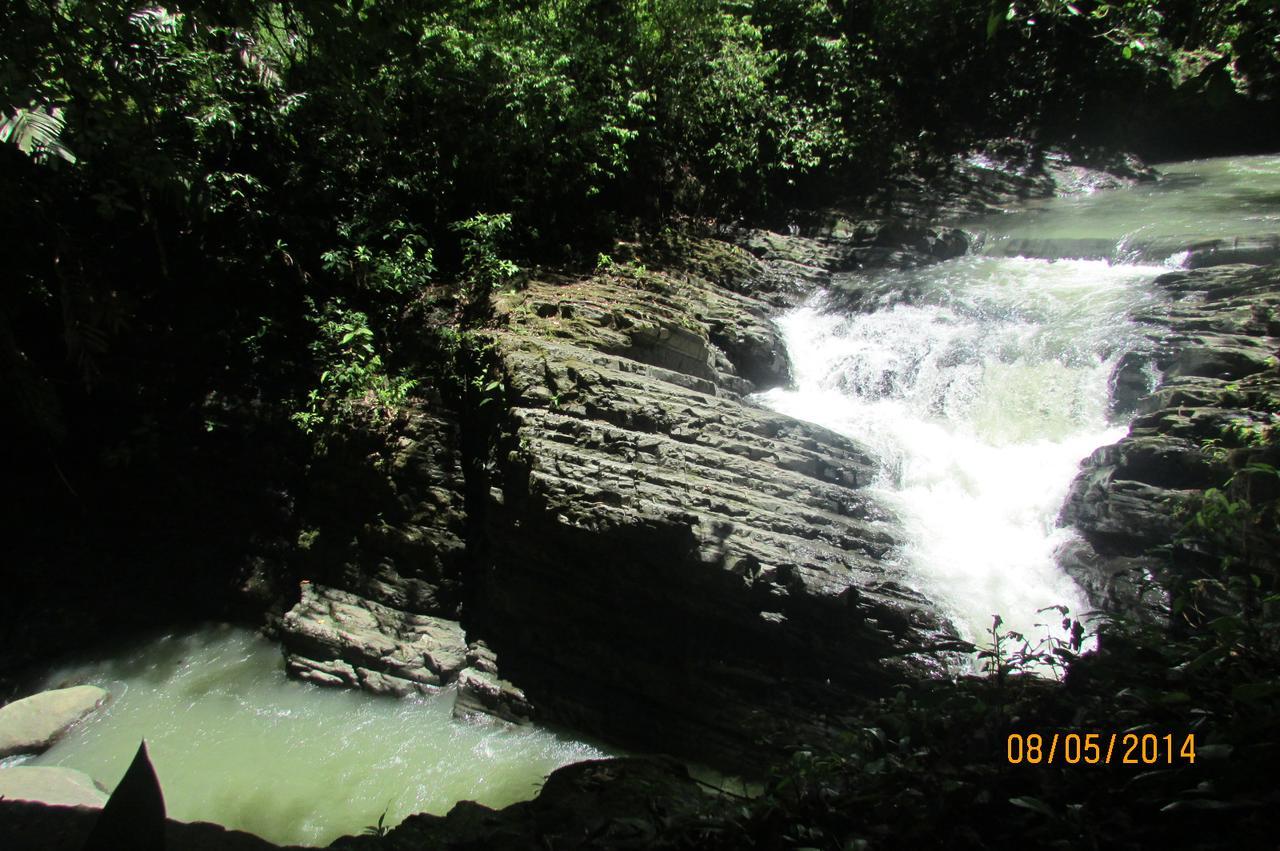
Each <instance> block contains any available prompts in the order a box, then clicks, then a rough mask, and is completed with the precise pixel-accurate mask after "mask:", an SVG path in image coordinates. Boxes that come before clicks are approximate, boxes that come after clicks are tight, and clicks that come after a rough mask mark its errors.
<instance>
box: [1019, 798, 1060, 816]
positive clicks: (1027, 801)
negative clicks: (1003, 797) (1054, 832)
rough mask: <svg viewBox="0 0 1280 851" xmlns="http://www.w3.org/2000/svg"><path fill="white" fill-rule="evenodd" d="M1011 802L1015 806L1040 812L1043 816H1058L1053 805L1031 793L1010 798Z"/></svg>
mask: <svg viewBox="0 0 1280 851" xmlns="http://www.w3.org/2000/svg"><path fill="white" fill-rule="evenodd" d="M1009 803H1011V804H1013V805H1014V806H1015V807H1022V808H1023V809H1025V810H1031V811H1032V812H1037V813H1040V815H1042V816H1048V817H1049V818H1057V815H1056V814H1055V813H1054V811H1053V808H1052V807H1050V806H1049V805H1048V804H1046V803H1045V802H1044V801H1042V800H1040V799H1039V798H1033V797H1031V796H1030V795H1021V796H1019V797H1017V798H1010V799H1009Z"/></svg>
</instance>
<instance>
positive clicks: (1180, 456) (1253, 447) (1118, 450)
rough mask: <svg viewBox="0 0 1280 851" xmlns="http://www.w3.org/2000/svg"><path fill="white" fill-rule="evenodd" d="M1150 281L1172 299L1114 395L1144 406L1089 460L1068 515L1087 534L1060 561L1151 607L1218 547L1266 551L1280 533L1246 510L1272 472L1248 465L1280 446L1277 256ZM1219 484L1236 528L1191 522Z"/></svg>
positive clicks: (1083, 579) (1206, 569) (1202, 574)
mask: <svg viewBox="0 0 1280 851" xmlns="http://www.w3.org/2000/svg"><path fill="white" fill-rule="evenodd" d="M1232 259H1234V258H1232ZM1154 286H1156V287H1157V288H1158V289H1159V290H1160V291H1161V292H1162V293H1163V294H1164V295H1165V296H1166V300H1165V301H1163V302H1162V303H1161V305H1160V306H1158V307H1156V308H1153V309H1152V310H1151V311H1149V312H1148V313H1147V314H1146V315H1144V316H1142V317H1139V318H1140V320H1141V321H1142V322H1143V323H1144V324H1146V325H1147V327H1148V328H1149V331H1148V346H1147V347H1146V348H1145V349H1143V350H1140V351H1135V352H1131V353H1129V354H1128V355H1126V356H1125V357H1124V358H1123V359H1122V360H1121V362H1120V364H1119V367H1118V369H1117V372H1116V375H1115V381H1114V384H1115V386H1116V394H1115V403H1116V405H1117V406H1119V407H1120V408H1121V409H1128V410H1130V411H1133V412H1134V413H1135V416H1134V420H1133V424H1132V426H1131V427H1130V430H1129V434H1128V435H1127V436H1126V437H1124V438H1123V439H1122V440H1120V441H1119V442H1118V443H1115V444H1111V445H1109V446H1104V447H1101V448H1099V449H1098V450H1097V451H1095V452H1094V453H1093V454H1092V455H1091V456H1090V457H1089V458H1088V459H1086V460H1085V461H1084V462H1083V463H1082V465H1081V472H1080V474H1079V476H1078V477H1077V478H1076V480H1075V483H1074V484H1073V486H1072V488H1071V492H1070V494H1069V495H1068V497H1067V501H1066V504H1065V505H1064V507H1063V510H1062V514H1061V518H1060V522H1062V523H1064V524H1067V525H1071V526H1073V527H1075V528H1076V529H1078V530H1079V531H1080V532H1081V535H1082V539H1081V540H1079V541H1076V542H1074V543H1073V544H1071V545H1070V546H1069V547H1068V548H1067V549H1066V550H1064V551H1063V552H1062V553H1061V554H1060V562H1061V564H1062V565H1063V567H1064V568H1065V569H1066V570H1067V571H1068V572H1069V573H1070V574H1071V575H1072V576H1073V577H1075V578H1076V580H1077V581H1078V582H1080V584H1081V585H1082V586H1083V587H1084V588H1085V589H1086V590H1087V591H1088V592H1089V594H1090V597H1091V598H1092V600H1093V602H1094V603H1095V605H1098V606H1100V607H1102V608H1104V609H1107V610H1110V611H1122V612H1126V611H1135V610H1137V611H1142V610H1144V609H1145V608H1146V607H1147V606H1149V605H1152V604H1154V603H1155V602H1157V601H1158V600H1159V598H1161V597H1163V595H1164V593H1165V591H1164V589H1167V588H1168V587H1170V586H1172V585H1174V584H1176V582H1177V580H1184V581H1185V580H1194V579H1197V578H1208V577H1212V576H1215V575H1216V574H1218V573H1219V571H1217V570H1215V569H1214V567H1215V566H1216V565H1217V564H1218V563H1219V561H1220V560H1221V559H1222V558H1223V556H1232V557H1241V558H1245V559H1247V558H1249V557H1271V556H1269V555H1266V554H1270V553H1274V552H1275V549H1276V544H1277V543H1278V542H1277V540H1276V534H1275V528H1274V526H1271V527H1268V526H1266V525H1265V524H1259V523H1256V522H1253V521H1251V520H1248V519H1247V518H1246V514H1247V511H1248V505H1249V504H1250V503H1260V502H1262V501H1265V500H1267V499H1272V498H1274V496H1275V495H1276V493H1277V487H1276V485H1277V482H1276V477H1275V475H1274V474H1272V473H1269V472H1268V471H1267V470H1266V468H1265V467H1262V468H1255V469H1250V466H1251V465H1258V464H1264V465H1269V466H1272V467H1274V466H1275V465H1276V462H1277V460H1280V458H1277V452H1276V449H1275V441H1274V432H1273V429H1274V428H1275V427H1276V424H1277V423H1278V422H1280V368H1278V367H1277V363H1278V362H1277V356H1280V313H1277V310H1278V308H1280V265H1274V264H1272V265H1255V264H1223V265H1217V266H1204V267H1202V268H1198V269H1192V270H1187V271H1178V272H1171V273H1169V274H1166V275H1162V276H1161V277H1159V278H1157V279H1156V281H1155V284H1154ZM1152 370H1154V371H1156V372H1157V373H1158V375H1159V382H1158V385H1157V386H1156V387H1155V389H1154V390H1153V391H1152V392H1150V393H1146V392H1145V390H1146V389H1147V388H1146V383H1147V376H1148V375H1149V374H1150V372H1151V371H1152ZM1210 490H1214V491H1218V492H1219V493H1223V494H1225V495H1226V498H1227V499H1228V500H1229V501H1232V502H1238V503H1240V507H1239V508H1238V509H1237V510H1238V511H1239V512H1240V517H1239V518H1238V520H1237V521H1235V522H1234V523H1233V524H1232V525H1230V526H1227V528H1226V534H1227V535H1228V537H1229V538H1231V539H1232V540H1230V541H1217V542H1210V541H1206V540H1204V535H1203V532H1204V531H1205V530H1202V529H1197V528H1196V527H1195V525H1194V520H1195V514H1196V512H1197V510H1198V509H1199V508H1200V507H1201V506H1203V505H1204V499H1205V496H1206V493H1207V492H1209V491H1210ZM1224 520H1225V518H1224ZM1210 532H1211V533H1213V532H1212V530H1210ZM1214 534H1216V533H1214ZM1144 592H1145V593H1149V594H1152V595H1154V596H1153V597H1151V598H1149V599H1147V600H1146V601H1145V602H1144V600H1143V594H1144Z"/></svg>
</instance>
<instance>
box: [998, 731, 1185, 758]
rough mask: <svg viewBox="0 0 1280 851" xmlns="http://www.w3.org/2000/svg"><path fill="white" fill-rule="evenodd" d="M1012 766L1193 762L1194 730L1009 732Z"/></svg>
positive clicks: (1007, 748) (1008, 756) (1009, 750)
mask: <svg viewBox="0 0 1280 851" xmlns="http://www.w3.org/2000/svg"><path fill="white" fill-rule="evenodd" d="M1005 755H1006V757H1007V758H1008V760H1009V764H1010V765H1113V764H1114V765H1194V764H1195V761H1196V739H1195V734H1194V733H1186V734H1185V735H1184V734H1174V733H1133V732H1130V733H1063V732H1054V733H1010V734H1009V736H1008V738H1007V739H1006V740H1005Z"/></svg>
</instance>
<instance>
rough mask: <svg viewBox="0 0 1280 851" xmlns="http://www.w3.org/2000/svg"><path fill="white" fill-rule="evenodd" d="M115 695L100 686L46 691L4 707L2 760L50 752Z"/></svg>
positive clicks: (0, 710)
mask: <svg viewBox="0 0 1280 851" xmlns="http://www.w3.org/2000/svg"><path fill="white" fill-rule="evenodd" d="M110 696H111V695H109V694H108V693H107V691H106V690H105V689H100V688H98V687H97V686H74V687H72V688H61V689H55V690H54V691H42V692H40V693H39V694H33V695H31V696H30V697H24V698H23V699H22V700H15V701H14V702H13V703H10V704H7V705H5V706H3V707H0V757H6V756H12V755H13V754H19V753H42V752H44V751H46V750H48V749H49V748H50V747H51V746H52V745H53V743H54V742H56V741H57V740H58V739H59V738H60V737H61V736H62V734H63V733H65V732H66V731H67V730H68V729H69V728H70V727H71V725H73V724H75V723H76V722H77V721H79V720H80V719H82V718H84V717H85V716H86V715H88V714H89V713H91V712H93V711H94V710H95V709H97V708H98V707H99V706H101V705H102V704H103V703H105V702H106V701H107V698H109V697H110Z"/></svg>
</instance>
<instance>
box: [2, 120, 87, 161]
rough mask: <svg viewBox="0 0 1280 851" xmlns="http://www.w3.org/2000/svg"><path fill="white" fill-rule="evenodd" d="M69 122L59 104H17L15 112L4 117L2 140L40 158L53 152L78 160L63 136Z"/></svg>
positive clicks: (31, 155)
mask: <svg viewBox="0 0 1280 851" xmlns="http://www.w3.org/2000/svg"><path fill="white" fill-rule="evenodd" d="M66 125H67V122H66V119H65V118H63V117H62V110H61V109H59V108H58V107H47V106H32V107H29V108H26V107H17V108H16V109H15V110H14V114H13V115H11V116H6V117H5V118H4V120H3V121H0V143H10V144H13V145H16V146H17V148H18V150H20V151H22V152H23V153H24V154H26V155H27V156H29V157H32V158H34V159H37V160H39V159H43V158H44V157H45V156H47V155H48V154H53V155H55V156H58V157H61V158H62V159H64V160H66V161H67V162H70V163H74V162H75V161H76V156H75V154H73V153H71V151H70V149H68V148H67V146H66V145H63V144H62V142H61V141H60V140H59V137H61V135H62V131H63V128H65V127H66Z"/></svg>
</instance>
